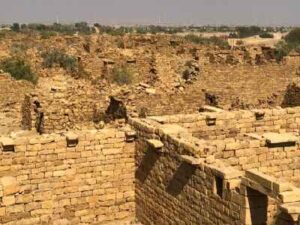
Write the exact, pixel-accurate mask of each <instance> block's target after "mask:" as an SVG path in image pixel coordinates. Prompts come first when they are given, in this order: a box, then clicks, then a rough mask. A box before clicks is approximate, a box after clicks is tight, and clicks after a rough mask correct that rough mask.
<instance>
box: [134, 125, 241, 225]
mask: <svg viewBox="0 0 300 225" xmlns="http://www.w3.org/2000/svg"><path fill="white" fill-rule="evenodd" d="M137 126H138V128H139V129H138V137H139V140H138V141H137V143H136V151H137V153H136V154H137V156H136V159H137V172H136V214H137V218H138V219H139V220H140V221H141V222H142V223H143V224H145V225H148V224H160V225H165V224H207V225H209V224H211V225H215V224H224V225H225V224H242V220H243V218H242V217H243V216H242V214H243V213H242V207H241V205H243V204H244V202H243V199H242V196H238V194H236V193H234V192H230V191H228V192H227V193H224V195H223V196H219V195H218V194H217V193H216V192H217V190H216V188H215V185H216V184H215V182H216V181H215V172H214V170H213V169H211V168H209V167H205V166H204V167H197V166H196V167H195V166H192V165H190V164H187V163H184V162H182V160H180V154H191V152H189V150H187V149H184V148H180V149H179V147H178V145H175V144H174V142H172V141H171V139H168V138H167V137H166V138H165V139H164V140H163V143H164V147H163V151H164V153H158V152H156V151H155V150H154V149H151V147H149V146H148V145H147V144H146V142H145V140H146V139H147V138H153V137H155V132H153V131H151V128H150V129H149V128H145V127H144V128H145V129H144V128H143V126H139V125H137ZM232 196H234V197H235V200H233V198H234V197H232Z"/></svg>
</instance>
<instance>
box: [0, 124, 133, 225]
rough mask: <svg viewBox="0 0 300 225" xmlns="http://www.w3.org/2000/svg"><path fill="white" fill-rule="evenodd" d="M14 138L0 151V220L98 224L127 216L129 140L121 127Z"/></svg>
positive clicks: (130, 210)
mask: <svg viewBox="0 0 300 225" xmlns="http://www.w3.org/2000/svg"><path fill="white" fill-rule="evenodd" d="M78 136H79V142H78V145H77V146H76V147H67V142H66V137H65V136H61V135H43V136H32V137H18V138H16V139H15V140H14V142H15V152H5V151H3V150H4V149H1V151H0V224H3V225H11V224H18V225H24V224H35V225H36V224H49V225H52V224H72V225H73V224H102V223H105V222H115V223H117V224H122V222H121V221H125V220H132V219H133V218H134V215H135V203H134V200H135V199H134V171H135V166H134V144H132V143H126V142H125V141H124V139H125V138H124V137H125V134H124V132H123V131H120V130H119V131H118V130H115V129H105V130H101V131H98V132H96V131H95V132H81V133H79V134H78Z"/></svg>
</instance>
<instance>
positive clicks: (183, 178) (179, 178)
mask: <svg viewBox="0 0 300 225" xmlns="http://www.w3.org/2000/svg"><path fill="white" fill-rule="evenodd" d="M195 170H196V167H195V166H192V165H190V164H187V163H185V162H183V163H181V164H180V166H179V168H178V169H177V171H176V172H175V174H174V176H173V177H172V179H171V180H170V182H169V184H168V186H167V188H166V191H167V192H168V193H169V194H171V195H172V196H174V197H176V196H178V195H179V194H180V193H181V192H182V190H183V188H184V186H185V185H186V184H187V183H188V182H189V180H190V179H191V177H192V176H193V174H194V173H195Z"/></svg>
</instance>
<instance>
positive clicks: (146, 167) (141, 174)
mask: <svg viewBox="0 0 300 225" xmlns="http://www.w3.org/2000/svg"><path fill="white" fill-rule="evenodd" d="M158 158H159V154H158V153H157V152H155V151H152V150H150V149H147V150H146V153H145V155H144V157H143V159H142V161H141V163H140V165H139V167H138V168H137V170H136V173H135V177H136V178H137V179H138V180H139V181H140V182H142V183H144V182H145V181H146V179H147V177H148V176H149V174H150V172H151V170H152V168H153V166H154V164H155V163H156V161H157V160H158Z"/></svg>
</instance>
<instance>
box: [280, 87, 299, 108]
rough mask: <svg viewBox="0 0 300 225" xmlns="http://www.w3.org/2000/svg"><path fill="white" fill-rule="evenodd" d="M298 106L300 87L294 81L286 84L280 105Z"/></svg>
mask: <svg viewBox="0 0 300 225" xmlns="http://www.w3.org/2000/svg"><path fill="white" fill-rule="evenodd" d="M294 106H300V87H299V86H298V85H296V84H295V83H293V84H290V85H288V86H287V89H286V91H285V95H284V99H283V102H282V103H281V107H294Z"/></svg>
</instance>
